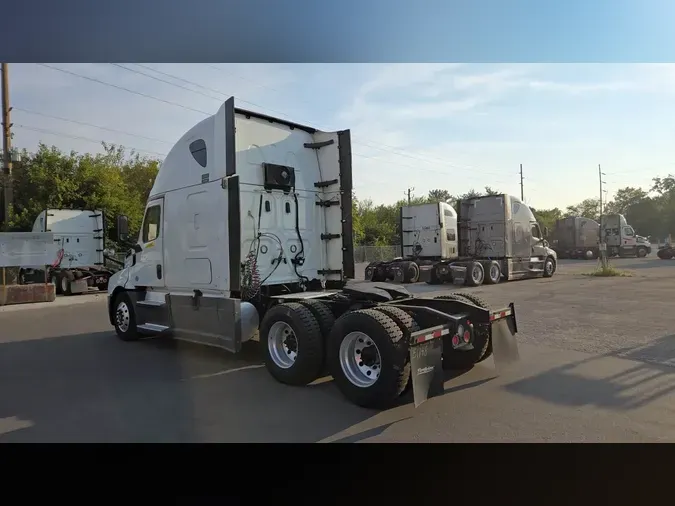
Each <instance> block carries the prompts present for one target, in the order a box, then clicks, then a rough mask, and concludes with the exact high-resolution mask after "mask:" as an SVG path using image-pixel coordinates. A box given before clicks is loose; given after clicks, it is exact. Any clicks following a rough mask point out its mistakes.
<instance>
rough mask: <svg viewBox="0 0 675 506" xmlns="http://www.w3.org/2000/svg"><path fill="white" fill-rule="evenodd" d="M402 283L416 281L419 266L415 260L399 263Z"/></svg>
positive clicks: (418, 277)
mask: <svg viewBox="0 0 675 506" xmlns="http://www.w3.org/2000/svg"><path fill="white" fill-rule="evenodd" d="M401 270H402V271H403V282H404V283H417V282H418V281H419V279H420V267H419V265H417V263H416V262H403V264H402V265H401Z"/></svg>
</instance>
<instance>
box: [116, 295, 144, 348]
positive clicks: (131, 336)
mask: <svg viewBox="0 0 675 506" xmlns="http://www.w3.org/2000/svg"><path fill="white" fill-rule="evenodd" d="M114 304H115V306H114V310H115V313H114V322H115V332H116V333H117V337H119V338H120V339H121V340H122V341H138V339H140V337H141V336H140V334H139V333H138V329H137V327H136V313H135V312H134V305H133V304H132V303H131V299H130V298H129V296H128V295H127V294H126V293H124V292H121V293H120V294H118V295H117V297H115V302H114Z"/></svg>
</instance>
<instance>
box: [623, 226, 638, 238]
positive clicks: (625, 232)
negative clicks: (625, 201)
mask: <svg viewBox="0 0 675 506" xmlns="http://www.w3.org/2000/svg"><path fill="white" fill-rule="evenodd" d="M623 235H625V236H626V237H633V236H634V235H635V232H634V231H633V229H632V228H631V227H623Z"/></svg>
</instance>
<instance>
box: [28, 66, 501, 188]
mask: <svg viewBox="0 0 675 506" xmlns="http://www.w3.org/2000/svg"><path fill="white" fill-rule="evenodd" d="M37 65H40V66H43V67H47V68H50V69H52V70H56V71H59V72H63V73H66V74H70V75H73V76H76V77H80V78H82V79H86V80H88V81H92V82H95V83H98V84H102V85H104V86H110V87H112V88H116V89H119V90H122V91H126V92H128V93H132V94H134V95H139V96H142V97H145V98H149V99H152V100H157V101H159V102H163V103H166V104H169V105H174V106H177V107H181V108H183V109H187V110H191V111H195V112H199V113H201V114H204V115H207V116H211V115H212V114H211V113H208V112H206V111H201V110H199V109H194V108H192V107H188V106H185V105H183V104H179V103H177V102H172V101H169V100H164V99H162V98H159V97H156V96H153V95H149V94H146V93H141V92H138V91H135V90H131V89H129V88H125V87H123V86H118V85H115V84H112V83H108V82H106V81H102V80H100V79H95V78H92V77H89V76H84V75H82V74H79V73H77V72H72V71H69V70H65V69H61V68H58V67H53V66H51V65H48V64H45V63H38V64H37ZM120 67H121V68H124V69H125V70H128V71H131V72H135V73H137V74H141V75H144V76H146V77H149V78H151V79H155V80H159V81H161V82H164V83H166V84H169V85H172V86H177V87H178V88H182V89H186V90H188V91H193V92H195V90H189V89H188V88H185V87H183V86H180V85H177V84H175V83H171V82H169V81H165V80H163V79H159V78H155V77H154V76H150V75H148V74H146V73H143V72H140V71H135V70H133V69H129V68H126V67H123V66H120ZM164 74H165V75H167V76H170V77H174V78H177V77H176V76H173V75H171V74H168V73H164ZM177 79H181V80H183V81H185V82H188V83H190V84H193V85H196V86H200V85H199V84H197V83H194V82H192V81H189V80H187V79H182V78H177ZM195 93H197V92H195ZM219 93H223V92H219ZM223 95H226V94H225V93H223ZM207 96H208V95H207ZM209 98H212V99H215V98H214V97H209ZM238 100H239V99H238ZM239 101H240V102H243V103H248V104H250V105H253V106H255V107H259V108H261V109H267V110H270V111H273V112H275V113H277V114H280V115H282V116H286V117H290V116H289V115H287V114H286V113H283V112H282V111H277V110H275V109H271V108H268V107H264V106H261V105H259V104H256V103H254V102H250V101H246V100H239ZM355 144H359V143H355ZM366 146H367V147H373V146H368V145H366ZM374 149H379V150H381V151H384V152H390V153H392V154H394V155H396V156H403V157H407V158H412V159H414V160H420V161H422V162H425V163H431V162H429V161H428V160H424V159H421V158H417V157H414V156H411V155H407V154H405V153H397V152H394V151H391V150H386V149H382V148H374ZM353 154H355V155H356V156H361V157H363V158H372V159H375V157H369V156H367V155H362V154H358V153H353ZM389 163H391V164H392V165H398V166H401V167H405V168H412V169H414V170H422V171H427V172H434V173H437V174H442V175H445V176H448V177H450V176H451V174H448V173H447V172H441V171H437V170H432V169H426V168H424V167H418V166H411V165H404V164H401V163H396V162H389ZM443 164H444V165H448V166H452V165H451V164H449V163H443ZM453 167H454V168H462V167H459V166H453ZM494 175H500V176H501V175H502V174H496V173H495V174H494ZM463 177H465V178H468V179H478V178H476V177H473V176H463ZM495 182H497V183H501V184H507V183H506V182H505V181H495Z"/></svg>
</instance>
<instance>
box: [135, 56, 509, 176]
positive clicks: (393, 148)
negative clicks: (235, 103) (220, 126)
mask: <svg viewBox="0 0 675 506" xmlns="http://www.w3.org/2000/svg"><path fill="white" fill-rule="evenodd" d="M136 65H138V64H136ZM204 65H206V66H207V67H210V68H212V69H215V70H219V71H221V72H225V73H226V74H229V75H232V76H233V77H236V78H238V79H242V80H244V81H248V82H250V83H252V84H255V85H258V86H260V87H262V88H266V89H269V90H272V91H275V92H277V93H282V92H281V91H280V90H278V89H276V88H272V87H270V86H266V85H260V84H257V83H256V82H255V81H253V80H251V79H246V78H244V77H241V76H238V75H236V74H234V73H232V72H231V71H229V70H226V69H224V68H222V67H217V66H215V65H211V64H208V63H205V64H204ZM165 75H167V74H165ZM173 77H175V76H173ZM178 79H179V78H178ZM188 82H189V81H188ZM192 84H195V83H192ZM195 85H196V84H195ZM197 86H198V85H197ZM235 98H236V97H235ZM237 100H240V99H239V98H237ZM240 101H242V102H245V101H243V100H240ZM304 102H305V103H307V104H309V102H307V101H304ZM248 103H250V104H251V105H254V106H256V107H260V108H262V109H267V110H269V111H273V112H275V113H277V114H282V115H284V116H287V117H289V116H288V115H287V114H285V113H283V112H280V111H275V110H274V109H270V108H268V107H263V106H261V105H258V104H253V103H251V102H248ZM309 123H313V122H309ZM364 139H365V140H366V141H368V142H366V143H364V142H356V141H355V142H354V144H361V145H362V146H366V147H369V148H373V149H378V150H380V151H385V152H391V153H393V154H396V155H398V156H404V157H407V158H412V159H414V160H419V161H422V162H426V163H433V162H432V160H438V162H439V163H441V164H443V165H447V166H449V167H452V168H455V169H462V170H464V169H475V168H476V167H473V166H471V165H456V164H454V163H452V162H451V161H449V160H448V159H445V158H439V157H433V156H429V155H423V156H426V157H427V158H428V160H425V159H423V158H419V157H414V156H411V155H409V154H405V153H400V151H405V150H403V149H402V148H399V147H396V146H391V145H388V144H384V143H381V142H374V141H369V139H367V138H364ZM378 145H379V146H383V147H384V148H387V149H382V148H379V147H377V146H378ZM409 151H410V152H411V153H416V154H418V155H420V154H421V153H419V152H415V151H413V150H409ZM479 172H481V173H483V174H487V175H495V176H502V175H504V174H503V173H495V172H486V171H484V170H479Z"/></svg>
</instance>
